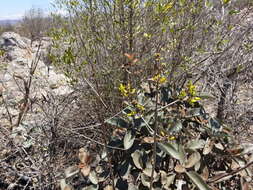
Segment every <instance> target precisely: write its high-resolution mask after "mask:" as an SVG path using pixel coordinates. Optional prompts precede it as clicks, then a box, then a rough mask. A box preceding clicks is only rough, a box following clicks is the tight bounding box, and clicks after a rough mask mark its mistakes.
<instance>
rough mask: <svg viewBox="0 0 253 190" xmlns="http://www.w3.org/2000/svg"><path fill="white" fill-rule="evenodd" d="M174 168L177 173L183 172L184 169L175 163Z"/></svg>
mask: <svg viewBox="0 0 253 190" xmlns="http://www.w3.org/2000/svg"><path fill="white" fill-rule="evenodd" d="M174 170H175V171H176V172H177V173H184V172H185V171H186V170H185V168H184V167H183V166H182V165H180V164H177V165H176V167H175V168H174Z"/></svg>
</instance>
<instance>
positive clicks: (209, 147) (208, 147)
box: [203, 139, 214, 155]
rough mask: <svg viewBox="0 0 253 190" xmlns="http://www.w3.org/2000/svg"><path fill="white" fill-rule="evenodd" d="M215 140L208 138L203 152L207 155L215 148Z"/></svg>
mask: <svg viewBox="0 0 253 190" xmlns="http://www.w3.org/2000/svg"><path fill="white" fill-rule="evenodd" d="M213 145H214V142H213V141H212V140H210V139H207V141H206V144H205V146H204V149H203V154H204V155H207V154H209V153H210V152H211V151H212V149H213Z"/></svg>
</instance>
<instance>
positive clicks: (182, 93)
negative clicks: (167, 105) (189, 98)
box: [179, 90, 187, 98]
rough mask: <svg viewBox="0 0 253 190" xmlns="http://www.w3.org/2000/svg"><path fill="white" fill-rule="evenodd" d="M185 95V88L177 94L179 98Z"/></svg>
mask: <svg viewBox="0 0 253 190" xmlns="http://www.w3.org/2000/svg"><path fill="white" fill-rule="evenodd" d="M186 95H187V94H186V92H185V90H182V91H181V92H180V94H179V98H184V97H185V96H186Z"/></svg>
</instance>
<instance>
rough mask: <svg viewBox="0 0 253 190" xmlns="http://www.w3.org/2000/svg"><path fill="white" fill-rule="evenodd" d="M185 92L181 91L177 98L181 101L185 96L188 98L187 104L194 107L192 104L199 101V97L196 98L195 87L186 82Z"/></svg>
mask: <svg viewBox="0 0 253 190" xmlns="http://www.w3.org/2000/svg"><path fill="white" fill-rule="evenodd" d="M186 87H187V88H186V90H182V91H181V92H180V94H179V98H180V99H183V98H185V97H186V96H188V99H187V102H188V103H189V104H190V105H192V106H194V104H195V103H196V102H198V101H199V100H201V98H200V97H198V96H197V90H196V86H195V85H193V84H192V82H191V81H190V82H188V84H187V86H186Z"/></svg>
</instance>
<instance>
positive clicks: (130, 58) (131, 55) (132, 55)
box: [124, 53, 134, 61]
mask: <svg viewBox="0 0 253 190" xmlns="http://www.w3.org/2000/svg"><path fill="white" fill-rule="evenodd" d="M124 55H125V56H126V57H127V58H128V59H129V60H130V61H132V60H133V59H134V54H129V53H125V54H124Z"/></svg>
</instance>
